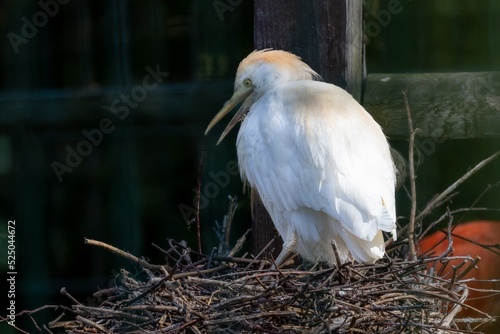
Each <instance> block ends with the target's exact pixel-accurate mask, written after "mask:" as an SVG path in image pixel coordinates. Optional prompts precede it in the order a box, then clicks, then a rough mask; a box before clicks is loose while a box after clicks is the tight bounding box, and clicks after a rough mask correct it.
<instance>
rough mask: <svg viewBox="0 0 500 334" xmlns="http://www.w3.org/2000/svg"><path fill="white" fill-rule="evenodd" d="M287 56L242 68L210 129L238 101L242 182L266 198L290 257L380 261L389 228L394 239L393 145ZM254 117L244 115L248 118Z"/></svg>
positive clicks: (266, 56) (351, 104) (257, 54)
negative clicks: (384, 237) (231, 93)
mask: <svg viewBox="0 0 500 334" xmlns="http://www.w3.org/2000/svg"><path fill="white" fill-rule="evenodd" d="M318 77H319V76H318V75H317V74H316V73H315V72H314V71H313V70H312V69H311V68H309V66H307V65H306V64H305V63H303V62H302V61H301V60H300V58H298V57H297V56H295V55H293V54H290V53H288V52H285V51H272V50H263V51H254V52H253V53H251V54H250V55H249V56H248V57H247V58H245V59H244V60H243V61H242V62H241V63H240V66H239V67H238V71H237V74H236V81H235V93H234V95H233V97H232V98H231V99H230V100H229V101H228V102H227V103H226V105H225V106H224V107H223V108H222V110H221V111H220V112H219V113H218V114H217V115H216V116H215V117H214V119H213V120H212V122H211V123H210V124H209V126H208V128H207V132H208V131H209V130H210V129H211V128H212V127H213V125H215V123H217V122H218V121H219V120H220V119H221V118H222V117H223V116H224V115H225V114H227V113H228V112H229V111H230V110H231V109H233V108H234V107H235V106H236V105H237V104H238V103H240V102H243V101H244V102H243V105H242V107H241V108H240V110H239V111H238V112H237V114H236V115H235V117H234V118H233V119H232V120H231V122H230V123H229V125H228V127H227V128H226V130H225V131H224V133H223V135H222V137H221V140H222V138H223V137H224V136H225V135H226V134H227V133H228V132H229V131H230V130H231V128H232V127H233V126H234V125H235V124H236V123H237V122H238V121H240V120H243V121H242V125H241V128H240V131H239V133H238V139H237V142H236V145H237V152H238V163H239V167H240V172H241V176H242V178H243V179H244V180H246V181H247V182H248V183H249V184H250V186H251V187H253V188H254V189H255V190H256V191H257V192H258V193H259V195H260V197H261V199H262V202H263V203H264V206H265V207H266V209H267V211H268V212H269V214H270V216H271V218H272V220H273V222H274V225H275V226H276V229H277V230H278V232H279V233H280V235H281V236H282V238H283V240H284V245H283V250H282V252H281V254H280V255H279V257H278V258H277V259H276V263H277V265H279V264H281V263H282V262H283V261H284V260H285V259H286V258H287V257H288V255H289V254H290V252H292V251H297V252H298V253H299V254H300V255H301V256H302V257H303V258H305V259H307V260H309V261H312V262H314V261H317V260H322V261H326V262H327V263H328V264H330V265H334V264H335V257H334V253H333V249H332V245H331V241H335V243H336V247H337V249H338V251H339V255H340V258H341V261H342V262H346V261H349V260H350V259H351V258H353V259H355V260H357V261H358V262H363V263H373V262H375V261H376V260H378V259H380V258H381V257H382V256H383V255H384V251H385V248H384V239H383V236H382V232H381V231H386V232H392V234H393V237H394V238H395V237H396V233H395V231H396V210H395V200H394V186H395V169H394V165H393V162H392V158H391V154H390V150H389V145H388V143H387V140H386V138H385V136H384V134H383V132H382V130H381V128H380V126H379V125H378V124H377V123H376V122H375V121H374V120H373V118H372V117H371V116H370V114H368V113H367V112H366V111H365V110H364V108H363V107H362V106H361V105H359V104H358V103H357V102H356V100H355V99H354V98H353V97H352V96H351V95H349V94H348V93H347V92H346V91H344V90H343V89H341V88H339V87H337V86H334V85H331V84H327V83H324V82H319V81H314V79H317V78H318ZM245 115H246V116H245Z"/></svg>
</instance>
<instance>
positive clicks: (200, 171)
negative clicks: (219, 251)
mask: <svg viewBox="0 0 500 334" xmlns="http://www.w3.org/2000/svg"><path fill="white" fill-rule="evenodd" d="M206 151H207V144H206V143H205V145H204V146H203V150H202V151H201V158H200V166H199V168H198V180H197V187H196V218H195V219H196V239H197V240H196V241H197V245H198V252H200V253H201V252H202V251H203V250H202V248H201V222H200V198H201V177H202V174H203V166H204V164H205V153H206Z"/></svg>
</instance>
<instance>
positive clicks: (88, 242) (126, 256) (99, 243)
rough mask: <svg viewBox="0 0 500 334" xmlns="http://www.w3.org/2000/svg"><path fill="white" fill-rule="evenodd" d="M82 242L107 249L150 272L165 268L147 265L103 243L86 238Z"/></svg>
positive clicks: (135, 257)
mask: <svg viewBox="0 0 500 334" xmlns="http://www.w3.org/2000/svg"><path fill="white" fill-rule="evenodd" d="M84 241H85V243H86V244H88V245H93V246H98V247H101V248H104V249H107V250H108V251H110V252H112V253H115V254H118V255H120V256H121V257H124V258H126V259H127V260H130V261H133V262H136V263H138V264H139V265H141V266H142V267H144V268H148V269H150V270H160V269H161V268H164V267H165V266H161V265H155V264H150V263H148V262H146V261H144V260H141V259H139V258H138V257H137V256H134V255H132V254H130V253H127V252H125V251H122V250H121V249H119V248H116V247H115V246H111V245H108V244H107V243H104V242H102V241H98V240H93V239H87V238H85V239H84Z"/></svg>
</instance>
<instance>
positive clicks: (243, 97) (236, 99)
mask: <svg viewBox="0 0 500 334" xmlns="http://www.w3.org/2000/svg"><path fill="white" fill-rule="evenodd" d="M252 92H253V88H251V87H242V88H240V89H238V90H237V91H236V92H234V94H233V96H231V98H230V99H229V101H227V102H226V103H225V104H224V106H223V107H222V109H221V110H220V111H219V112H218V113H217V115H215V117H214V118H213V119H212V120H211V121H210V123H209V124H208V126H207V129H206V130H205V135H206V134H207V133H208V132H209V131H210V130H211V129H212V128H213V127H214V126H215V124H217V123H218V122H219V121H220V120H221V119H222V118H223V117H224V116H226V114H227V113H229V112H230V111H231V110H233V109H234V108H235V107H236V106H237V105H238V104H240V103H241V102H243V101H245V102H243V105H242V106H241V107H240V109H239V110H238V111H237V112H236V114H235V115H234V117H233V118H232V119H231V121H230V122H229V124H228V125H227V126H226V128H225V129H224V131H223V132H222V135H221V136H220V138H219V141H218V142H217V145H219V143H220V142H221V141H222V140H223V139H224V137H226V135H227V134H228V133H229V131H231V129H232V128H233V127H234V126H235V125H236V124H237V123H238V122H239V121H241V120H242V119H243V118H244V116H245V115H246V113H247V112H248V110H249V109H250V105H251V103H252V101H251V100H252V99H248V97H249V96H250V94H252Z"/></svg>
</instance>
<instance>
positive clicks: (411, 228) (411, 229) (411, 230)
mask: <svg viewBox="0 0 500 334" xmlns="http://www.w3.org/2000/svg"><path fill="white" fill-rule="evenodd" d="M402 93H403V97H404V101H405V108H406V116H407V119H408V131H410V144H409V152H408V161H409V172H410V189H411V211H410V222H409V224H408V246H409V248H410V260H411V261H414V260H416V258H417V250H416V247H415V215H416V211H417V188H416V185H415V179H416V176H415V162H414V155H413V149H414V146H415V134H416V133H417V132H418V131H420V129H418V128H417V129H415V130H413V121H412V117H411V110H410V104H409V102H408V96H407V90H406V89H403V90H402Z"/></svg>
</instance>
